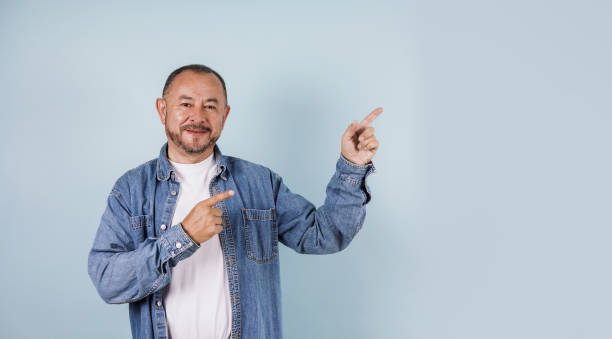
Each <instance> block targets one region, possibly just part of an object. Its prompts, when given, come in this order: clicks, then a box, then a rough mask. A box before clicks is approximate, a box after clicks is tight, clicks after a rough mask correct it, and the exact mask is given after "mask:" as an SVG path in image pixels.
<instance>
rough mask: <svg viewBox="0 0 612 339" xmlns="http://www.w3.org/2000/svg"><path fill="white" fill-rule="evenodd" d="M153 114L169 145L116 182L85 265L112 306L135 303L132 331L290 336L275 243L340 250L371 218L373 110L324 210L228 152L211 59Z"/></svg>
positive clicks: (184, 77)
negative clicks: (286, 331)
mask: <svg viewBox="0 0 612 339" xmlns="http://www.w3.org/2000/svg"><path fill="white" fill-rule="evenodd" d="M156 107H157V112H158V113H159V117H160V120H161V123H162V124H163V125H164V126H165V130H166V136H167V138H168V142H167V143H166V144H164V145H163V146H162V148H161V150H160V154H159V157H158V158H156V159H153V160H150V161H148V162H146V163H144V164H142V165H140V166H138V167H136V168H133V169H131V170H129V171H127V172H126V173H125V174H124V175H122V176H121V177H120V178H119V179H118V180H117V181H116V183H115V185H114V186H113V188H112V190H111V192H110V194H109V196H108V200H107V206H106V210H105V211H104V213H103V215H102V218H101V222H100V225H99V228H98V231H97V234H96V237H95V240H94V243H93V247H92V249H91V251H90V253H89V260H88V272H89V276H90V277H91V279H92V281H93V283H94V285H95V287H96V289H97V291H98V293H99V294H100V296H101V297H102V299H104V301H106V302H107V303H111V304H118V303H130V305H129V314H130V324H131V329H132V335H133V337H134V338H175V339H183V338H215V339H217V338H219V339H220V338H223V339H226V338H243V339H253V338H261V339H275V338H282V330H281V303H280V302H281V300H280V297H281V292H280V275H279V258H278V243H279V242H281V243H282V244H284V245H286V246H288V247H290V248H292V249H293V250H295V251H296V252H298V253H309V254H327V253H334V252H338V251H340V250H342V249H344V248H346V246H347V245H348V244H349V243H350V241H351V240H352V239H353V237H354V236H355V234H356V233H357V232H358V231H359V229H360V228H361V226H362V225H363V222H364V219H365V205H366V204H367V203H368V202H369V201H370V199H371V195H370V190H369V187H368V186H367V185H366V182H365V181H366V177H367V176H368V175H369V174H371V173H373V172H374V171H375V168H374V164H373V163H372V162H371V159H372V157H373V156H374V154H375V153H376V151H377V149H378V141H377V139H376V137H375V136H374V128H373V127H371V126H369V125H370V124H371V123H372V121H373V120H374V119H375V118H376V117H377V116H378V115H380V114H381V113H382V108H377V109H376V110H374V111H373V112H372V113H370V114H369V115H368V116H367V117H366V118H365V119H364V120H363V121H362V122H361V123H357V121H353V122H352V123H351V124H350V125H349V126H348V128H347V129H346V131H345V132H344V135H343V136H342V140H341V154H340V157H339V159H338V161H337V163H336V172H335V173H334V175H333V176H332V178H331V180H330V182H329V184H328V185H327V189H326V194H327V196H326V199H325V203H324V205H322V206H321V207H319V208H318V209H316V208H315V206H314V205H313V204H312V203H310V202H309V201H308V200H306V199H305V198H303V197H302V196H300V195H298V194H295V193H292V192H291V191H290V190H289V188H287V187H286V186H285V184H284V183H283V181H282V178H281V177H280V176H279V175H278V174H277V173H275V172H273V171H272V170H270V169H268V168H266V167H264V166H262V165H258V164H256V163H253V162H249V161H246V160H242V159H239V158H236V157H231V156H225V155H223V154H221V151H220V149H219V147H218V146H217V145H216V142H217V140H218V139H219V137H220V135H221V131H222V130H223V127H224V126H225V120H226V119H227V116H228V114H229V111H230V106H229V105H228V104H227V90H226V87H225V82H224V80H223V78H222V77H221V76H220V75H219V74H218V73H217V72H215V71H214V70H212V69H210V68H208V67H206V66H203V65H188V66H184V67H181V68H179V69H177V70H175V71H174V72H172V73H171V74H170V76H168V79H167V81H166V84H165V86H164V89H163V93H162V98H158V99H157V101H156Z"/></svg>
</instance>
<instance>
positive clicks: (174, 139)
mask: <svg viewBox="0 0 612 339" xmlns="http://www.w3.org/2000/svg"><path fill="white" fill-rule="evenodd" d="M188 129H199V130H204V131H206V132H208V133H209V134H210V133H211V130H210V128H208V127H205V126H196V125H188V126H183V127H182V128H181V130H183V131H185V130H188ZM166 136H167V137H168V138H170V140H172V142H174V144H175V145H177V146H178V147H180V148H181V149H182V150H183V151H185V152H186V153H190V154H196V153H204V152H206V150H208V149H209V148H210V147H212V146H214V144H215V143H216V142H217V139H219V137H213V136H212V135H211V136H210V138H209V139H208V143H206V144H204V145H202V146H200V147H192V146H190V145H187V144H185V143H184V142H183V140H182V139H181V137H180V135H179V134H178V133H175V132H173V131H171V130H169V129H168V124H166Z"/></svg>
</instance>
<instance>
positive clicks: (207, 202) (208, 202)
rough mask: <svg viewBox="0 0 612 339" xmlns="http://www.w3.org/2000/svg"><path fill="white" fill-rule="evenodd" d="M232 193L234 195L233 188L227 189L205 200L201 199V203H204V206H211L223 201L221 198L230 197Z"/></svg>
mask: <svg viewBox="0 0 612 339" xmlns="http://www.w3.org/2000/svg"><path fill="white" fill-rule="evenodd" d="M233 195H234V191H233V190H228V191H225V192H221V193H219V194H216V195H213V196H212V197H210V198H208V199H206V200H203V201H202V203H203V204H204V205H206V206H209V207H213V206H215V205H216V204H218V203H220V202H221V201H223V200H225V199H227V198H230V197H232V196H233Z"/></svg>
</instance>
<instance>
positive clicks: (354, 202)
mask: <svg viewBox="0 0 612 339" xmlns="http://www.w3.org/2000/svg"><path fill="white" fill-rule="evenodd" d="M375 171H376V169H375V168H374V164H373V163H372V162H370V163H369V164H367V165H364V166H360V165H356V164H353V163H351V162H350V161H348V160H346V158H344V156H342V155H340V158H339V159H338V161H337V162H336V172H335V173H334V175H333V176H332V178H331V179H330V181H329V183H328V185H327V189H326V197H325V203H324V204H323V205H322V206H321V207H319V208H318V209H317V208H315V206H314V205H313V204H312V203H311V202H309V201H308V200H306V199H305V198H304V197H302V196H301V195H299V194H295V193H292V192H291V191H290V190H289V188H288V187H287V186H286V185H285V184H284V183H283V180H282V178H281V177H280V176H279V175H278V174H276V173H274V172H272V184H273V187H274V194H275V210H276V218H277V223H278V237H279V241H280V242H282V243H283V244H285V245H286V246H288V247H290V248H292V249H293V250H294V251H296V252H298V253H305V254H328V253H334V252H338V251H341V250H343V249H344V248H346V247H347V246H348V244H349V243H350V242H351V240H352V239H353V237H355V235H356V234H357V232H358V231H359V230H360V229H361V226H362V225H363V222H364V219H365V215H366V208H365V205H366V204H367V203H368V202H369V201H370V199H371V193H370V188H369V187H368V185H367V184H366V178H367V176H368V175H370V174H371V173H374V172H375Z"/></svg>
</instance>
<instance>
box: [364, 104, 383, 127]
mask: <svg viewBox="0 0 612 339" xmlns="http://www.w3.org/2000/svg"><path fill="white" fill-rule="evenodd" d="M382 111H383V109H382V107H378V108H376V109H375V110H373V111H372V113H370V114H368V116H367V117H365V119H363V120H362V121H361V122H360V123H359V126H361V127H364V126H367V125H369V124H371V123H372V121H374V119H376V117H377V116H379V115H380V114H381V113H382Z"/></svg>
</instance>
